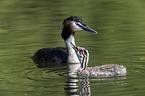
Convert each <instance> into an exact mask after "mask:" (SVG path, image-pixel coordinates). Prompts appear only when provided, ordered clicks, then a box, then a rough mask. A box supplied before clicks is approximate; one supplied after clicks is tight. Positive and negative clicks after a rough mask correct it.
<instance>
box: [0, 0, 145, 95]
mask: <svg viewBox="0 0 145 96" xmlns="http://www.w3.org/2000/svg"><path fill="white" fill-rule="evenodd" d="M144 10H145V1H144V0H134V1H133V0H89V1H88V0H85V1H84V0H73V1H68V0H35V1H34V0H1V1H0V96H65V95H66V93H67V92H66V90H65V88H66V87H67V82H68V77H67V75H66V74H64V75H63V76H62V75H60V74H63V73H65V72H66V71H67V69H65V68H53V69H40V68H37V67H36V65H35V64H34V63H33V62H32V60H31V58H30V57H31V56H32V55H33V54H34V53H35V52H36V51H37V50H38V49H40V48H44V47H57V46H62V47H64V46H65V44H64V42H63V40H62V39H61V37H60V33H61V29H62V22H63V19H65V18H66V17H69V16H74V15H76V16H80V17H81V18H82V19H83V21H84V22H85V23H86V24H87V25H88V26H90V27H91V28H93V29H95V30H96V31H98V33H99V34H97V35H94V34H91V33H88V32H84V31H80V32H76V44H77V45H78V46H82V47H85V48H86V49H88V50H89V53H90V60H89V66H91V67H92V66H97V65H103V64H121V65H124V66H126V67H127V76H126V77H124V78H123V79H120V78H116V77H115V78H107V79H106V78H101V79H100V78H90V79H89V82H90V83H89V86H90V90H91V96H117V95H118V96H144V95H145V92H144V90H145V86H144V85H145V83H144V82H145V73H144V72H145V71H144V69H145V11H144ZM77 86H78V88H77V90H78V91H79V87H80V86H81V85H80V82H78V83H77Z"/></svg>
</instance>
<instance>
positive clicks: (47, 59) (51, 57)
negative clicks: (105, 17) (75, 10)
mask: <svg viewBox="0 0 145 96" xmlns="http://www.w3.org/2000/svg"><path fill="white" fill-rule="evenodd" d="M80 30H85V31H89V32H92V33H95V34H97V32H96V31H95V30H93V29H91V28H90V27H88V26H87V25H86V24H85V23H84V22H83V20H82V19H81V18H80V17H77V16H71V17H68V18H66V19H65V20H64V21H63V29H62V33H61V37H62V38H63V39H64V41H65V44H66V46H67V48H62V47H57V48H43V49H40V50H38V51H37V52H36V53H35V54H34V56H33V57H32V59H33V61H34V62H35V63H36V64H37V66H38V67H44V68H45V67H51V66H61V65H66V63H80V61H79V59H80V58H78V57H77V54H76V53H75V50H74V49H73V47H72V46H76V45H75V39H74V35H75V32H76V31H80ZM72 44H73V45H72ZM80 48H81V47H80Z"/></svg>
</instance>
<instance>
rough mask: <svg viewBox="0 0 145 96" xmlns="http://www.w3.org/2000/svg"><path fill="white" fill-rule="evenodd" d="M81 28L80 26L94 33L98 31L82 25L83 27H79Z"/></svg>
mask: <svg viewBox="0 0 145 96" xmlns="http://www.w3.org/2000/svg"><path fill="white" fill-rule="evenodd" d="M81 28H82V29H83V30H85V31H88V32H91V33H95V34H97V33H98V32H97V31H95V30H93V29H92V28H90V27H88V26H83V27H81Z"/></svg>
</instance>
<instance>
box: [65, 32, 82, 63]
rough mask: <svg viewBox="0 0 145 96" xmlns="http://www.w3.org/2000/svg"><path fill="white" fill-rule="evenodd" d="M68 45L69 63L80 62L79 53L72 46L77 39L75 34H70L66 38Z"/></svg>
mask: <svg viewBox="0 0 145 96" xmlns="http://www.w3.org/2000/svg"><path fill="white" fill-rule="evenodd" d="M65 43H66V46H67V48H68V54H69V55H68V60H67V61H68V63H73V64H80V61H79V59H78V57H77V54H76V52H75V50H74V49H73V48H72V44H73V45H75V39H74V36H73V35H70V37H69V38H68V39H67V40H65ZM71 43H72V44H71Z"/></svg>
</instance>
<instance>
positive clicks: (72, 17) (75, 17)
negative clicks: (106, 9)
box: [63, 16, 86, 26]
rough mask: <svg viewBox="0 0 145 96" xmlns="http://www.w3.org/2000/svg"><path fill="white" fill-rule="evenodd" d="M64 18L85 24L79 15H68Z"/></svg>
mask: <svg viewBox="0 0 145 96" xmlns="http://www.w3.org/2000/svg"><path fill="white" fill-rule="evenodd" d="M65 20H71V21H76V22H80V23H81V24H83V25H84V26H86V24H85V23H84V22H83V20H82V19H81V18H80V17H79V16H70V17H68V18H66V19H65ZM65 20H64V22H65ZM64 22H63V23H64Z"/></svg>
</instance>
